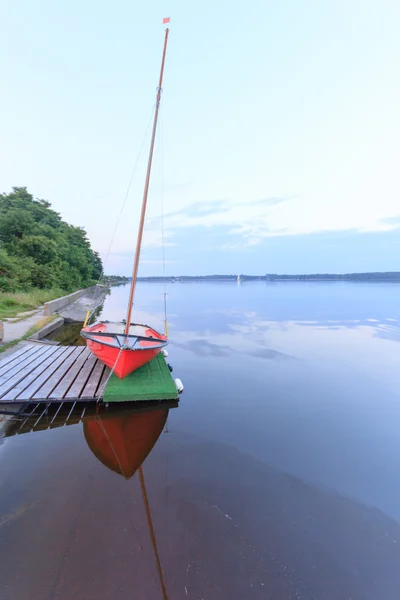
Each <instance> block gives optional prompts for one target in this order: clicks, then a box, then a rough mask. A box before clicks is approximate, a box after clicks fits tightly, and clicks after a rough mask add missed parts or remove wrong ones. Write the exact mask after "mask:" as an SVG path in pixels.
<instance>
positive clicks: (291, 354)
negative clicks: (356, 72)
mask: <svg viewBox="0 0 400 600" xmlns="http://www.w3.org/2000/svg"><path fill="white" fill-rule="evenodd" d="M163 291H164V289H163V285H162V284H160V285H159V284H145V283H141V284H140V285H139V287H138V294H137V303H138V304H137V314H136V319H137V320H138V321H139V322H150V323H151V324H154V325H156V326H158V327H159V328H162V319H163V314H162V310H163V308H162V294H163ZM167 291H168V308H169V325H170V339H171V345H170V348H169V359H170V362H171V364H172V365H173V367H174V374H175V376H177V377H180V378H181V379H182V380H183V382H184V384H185V392H184V395H183V396H182V397H181V401H180V404H179V407H178V408H173V409H171V410H170V411H169V416H168V422H167V432H163V433H161V435H160V437H159V438H158V441H157V442H156V443H155V445H154V447H153V450H152V451H151V453H150V454H149V456H148V457H147V459H146V460H145V462H144V463H143V471H142V472H143V475H144V479H145V488H146V491H147V498H148V505H149V507H150V511H151V520H152V526H153V530H154V538H152V530H151V525H150V524H149V521H148V515H147V514H146V509H145V506H146V504H145V501H144V500H145V498H144V495H143V488H142V487H141V485H140V478H139V471H137V472H136V473H135V474H134V475H133V476H132V477H130V478H129V479H127V478H125V477H123V476H121V474H118V473H116V472H115V469H114V470H112V469H111V468H110V465H109V464H107V461H106V460H104V457H103V458H102V456H100V455H99V454H98V453H97V452H96V451H93V447H92V446H91V442H90V439H89V438H88V435H87V431H86V433H85V425H84V424H82V423H79V424H76V425H70V426H64V427H58V428H55V429H52V430H46V431H41V432H32V433H27V434H23V435H18V436H14V437H6V438H4V440H3V443H2V444H1V445H0V598H1V600H16V599H18V600H28V599H29V600H36V599H37V600H43V599H46V600H47V599H52V600H64V599H65V600H67V599H68V600H70V599H71V598H77V599H85V600H86V599H88V600H89V599H93V600H94V599H96V600H108V599H110V600H111V599H117V598H118V599H122V600H124V599H128V598H129V599H131V598H135V599H150V600H156V599H158V598H160V599H162V598H164V599H165V598H169V599H170V600H172V599H177V600H186V599H187V598H188V599H195V600H200V599H203V600H214V599H215V600H217V599H224V600H225V599H226V600H247V599H249V600H251V599H271V600H272V599H279V600H291V599H303V600H312V599H316V600H319V599H329V600H342V599H343V600H350V599H351V600H359V599H360V600H364V599H371V600H392V599H393V600H398V598H399V597H400V524H399V523H400V466H399V463H400V286H398V285H396V284H387V285H386V284H371V285H370V284H364V283H363V284H361V283H360V284H352V283H303V282H302V283H296V282H291V283H273V284H265V283H261V282H260V283H244V284H240V285H238V284H233V283H200V284H198V283H196V284H189V283H188V284H180V283H176V284H173V285H172V284H171V285H169V286H168V290H167ZM126 298H127V289H126V287H118V288H114V289H113V291H112V294H111V295H110V296H109V297H108V298H107V299H106V302H105V306H104V310H103V314H102V318H108V319H120V318H122V317H124V316H125V303H126ZM134 418H136V417H134ZM121 422H123V423H125V424H126V423H128V418H124V419H123V420H122V421H121ZM160 422H161V421H160ZM115 423H116V421H115V420H114V424H115ZM127 432H128V433H126V434H125V435H126V436H129V431H128V430H127ZM158 433H159V432H158ZM158 433H157V435H158ZM157 435H155V437H154V439H153V441H152V442H151V443H153V442H154V441H155V439H156V437H157ZM126 439H128V438H126ZM128 441H129V440H128ZM117 443H119V442H118V441H117ZM91 447H92V449H91ZM130 452H131V453H132V452H133V451H132V450H129V448H128V450H126V456H124V458H123V459H121V460H122V461H124V460H126V461H128V462H129V460H130V455H129V453H130ZM121 464H122V463H121ZM121 464H120V465H119V466H120V467H121V469H124V468H126V467H124V464H125V463H124V464H122V466H121ZM137 466H138V465H137ZM135 468H136V467H135ZM117 470H118V469H117ZM125 474H126V473H125ZM154 542H155V544H156V546H157V551H158V559H159V567H160V568H161V572H160V570H159V568H158V561H157V552H156V548H155V544H154ZM163 585H164V589H163V587H162V586H163Z"/></svg>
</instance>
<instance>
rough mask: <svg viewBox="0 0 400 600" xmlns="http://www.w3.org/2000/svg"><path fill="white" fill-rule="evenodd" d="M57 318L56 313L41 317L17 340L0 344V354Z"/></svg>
mask: <svg viewBox="0 0 400 600" xmlns="http://www.w3.org/2000/svg"><path fill="white" fill-rule="evenodd" d="M57 318H58V315H51V316H49V317H43V319H40V321H38V322H37V323H35V324H34V325H32V327H31V328H30V329H28V331H27V332H26V333H25V334H24V335H23V336H22V337H21V338H19V339H18V340H13V341H12V342H7V343H5V344H2V345H1V346H0V354H1V353H2V352H5V351H6V350H8V349H9V348H12V347H13V346H16V345H17V344H19V342H22V341H23V340H27V339H28V338H30V337H31V335H33V334H34V333H37V332H38V331H40V329H42V328H43V327H44V326H45V325H48V324H49V323H51V322H52V321H54V319H57Z"/></svg>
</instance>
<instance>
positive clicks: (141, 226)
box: [125, 27, 169, 335]
mask: <svg viewBox="0 0 400 600" xmlns="http://www.w3.org/2000/svg"><path fill="white" fill-rule="evenodd" d="M168 34H169V28H168V27H167V28H166V30H165V38H164V49H163V55H162V61H161V70H160V79H159V83H158V88H157V96H156V109H155V113H154V123H153V132H152V135H151V142H150V151H149V160H148V164H147V172H146V180H145V184H144V191H143V200H142V210H141V214H140V222H139V231H138V236H137V241H136V250H135V260H134V263H133V271H132V281H131V289H130V293H129V301H128V310H127V313H126V324H125V335H128V333H129V327H130V323H131V315H132V308H133V300H134V297H135V288H136V280H137V274H138V269H139V259H140V251H141V247H142V238H143V229H144V220H145V216H146V207H147V197H148V194H149V186H150V175H151V166H152V162H153V152H154V143H155V138H156V131H157V121H158V113H159V109H160V102H161V92H162V82H163V76H164V64H165V56H166V53H167V44H168Z"/></svg>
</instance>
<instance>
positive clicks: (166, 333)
mask: <svg viewBox="0 0 400 600" xmlns="http://www.w3.org/2000/svg"><path fill="white" fill-rule="evenodd" d="M160 112H161V115H160V122H161V123H160V145H161V161H160V162H161V248H162V265H163V278H164V281H163V283H164V334H165V335H166V336H167V337H168V317H167V281H166V278H165V277H166V274H165V273H166V271H165V230H164V107H162V108H161V111H160Z"/></svg>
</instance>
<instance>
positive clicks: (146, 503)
mask: <svg viewBox="0 0 400 600" xmlns="http://www.w3.org/2000/svg"><path fill="white" fill-rule="evenodd" d="M138 470H139V480H140V487H141V489H142V495H143V502H144V507H145V510H146V517H147V524H148V526H149V532H150V539H151V544H152V546H153V550H154V556H155V557H156V563H157V571H158V576H159V578H160V585H161V590H162V595H163V600H168V594H167V589H166V587H165V583H164V577H163V573H162V569H161V561H160V557H159V554H158V550H157V543H156V536H155V534H154V528H153V523H152V520H151V512H150V505H149V500H148V497H147V492H146V485H145V482H144V475H143V467H142V466H140V467H139V469H138Z"/></svg>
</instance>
